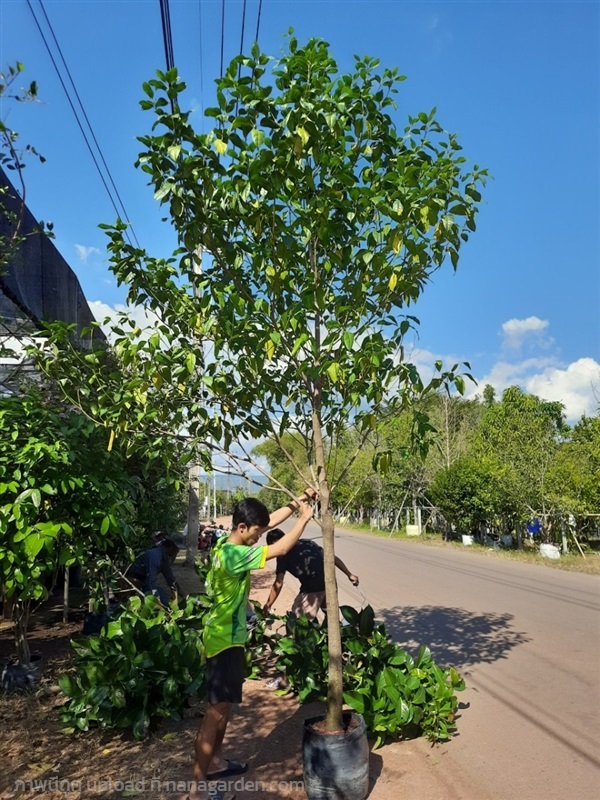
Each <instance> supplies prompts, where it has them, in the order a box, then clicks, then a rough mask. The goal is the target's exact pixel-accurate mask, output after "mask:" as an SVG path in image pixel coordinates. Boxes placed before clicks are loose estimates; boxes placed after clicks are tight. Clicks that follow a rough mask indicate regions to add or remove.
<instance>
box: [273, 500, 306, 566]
mask: <svg viewBox="0 0 600 800" xmlns="http://www.w3.org/2000/svg"><path fill="white" fill-rule="evenodd" d="M312 515H313V509H312V506H311V505H310V503H309V502H308V501H307V500H302V501H300V519H299V520H298V521H297V522H296V523H295V525H294V527H293V528H292V529H291V531H288V533H286V534H285V536H282V537H281V539H279V540H278V541H276V542H274V543H273V544H270V545H268V547H267V558H266V560H267V561H269V559H271V558H279V556H284V555H286V553H289V552H290V550H291V549H292V547H293V546H294V545H295V544H296V542H297V541H298V539H299V538H300V537H301V536H302V534H303V532H304V529H305V528H306V526H307V525H308V523H309V522H310V520H311V519H312Z"/></svg>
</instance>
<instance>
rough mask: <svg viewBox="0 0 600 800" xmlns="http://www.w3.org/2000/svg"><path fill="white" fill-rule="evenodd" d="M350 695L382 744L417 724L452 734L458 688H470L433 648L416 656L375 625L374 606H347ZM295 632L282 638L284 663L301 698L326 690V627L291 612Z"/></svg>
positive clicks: (426, 731)
mask: <svg viewBox="0 0 600 800" xmlns="http://www.w3.org/2000/svg"><path fill="white" fill-rule="evenodd" d="M341 612H342V615H343V617H344V619H345V620H346V623H347V624H346V626H345V627H343V628H342V650H343V669H344V687H345V689H346V691H345V692H344V701H345V702H346V704H347V705H348V706H350V707H351V708H353V709H354V710H355V711H357V712H358V713H359V714H362V715H363V716H364V718H365V723H366V725H367V729H368V731H369V733H370V734H371V735H373V736H375V737H376V747H379V746H380V745H382V744H383V743H384V741H385V740H386V738H392V739H399V738H402V737H405V736H407V735H408V734H409V733H410V732H411V731H412V730H416V731H418V732H419V733H421V734H423V735H425V736H427V738H428V739H430V740H431V741H443V740H444V739H448V738H449V737H450V735H451V733H452V731H454V730H455V729H456V724H455V721H454V717H455V712H456V707H457V705H458V699H457V697H456V692H459V691H462V690H463V689H464V687H465V684H464V681H463V680H462V678H461V677H460V675H459V674H458V672H457V671H456V670H455V669H453V668H450V669H441V668H440V667H438V666H437V665H436V664H435V662H434V661H433V659H432V657H431V653H430V651H429V649H428V648H427V647H421V648H420V649H419V651H418V654H417V656H416V658H413V657H412V656H410V655H409V654H408V653H407V652H406V651H405V650H403V649H402V648H401V647H400V646H399V645H397V644H395V643H394V642H393V641H392V640H391V639H390V637H389V635H388V634H387V632H386V629H385V625H384V624H380V625H375V614H374V612H373V609H372V608H371V606H366V608H364V609H363V610H362V611H360V612H359V611H356V609H354V608H351V607H350V606H342V607H341ZM287 628H288V635H287V636H285V637H283V638H281V639H280V640H279V641H278V642H277V643H276V645H275V648H274V652H275V654H276V655H277V657H278V668H279V669H280V670H282V671H285V673H286V675H287V678H288V682H289V684H290V687H291V688H292V690H293V691H294V692H295V693H297V694H298V697H299V699H300V702H302V703H306V702H309V701H311V700H323V699H324V698H325V697H326V695H327V668H326V665H327V630H326V628H325V626H319V625H317V624H316V623H314V622H311V621H310V620H308V619H307V618H306V617H300V618H299V619H296V618H295V617H293V616H291V615H290V616H289V617H288V623H287Z"/></svg>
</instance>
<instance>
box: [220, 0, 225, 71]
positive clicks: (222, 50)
mask: <svg viewBox="0 0 600 800" xmlns="http://www.w3.org/2000/svg"><path fill="white" fill-rule="evenodd" d="M224 44H225V0H223V2H222V4H221V72H220V76H221V77H223V52H224Z"/></svg>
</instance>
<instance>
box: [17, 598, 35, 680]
mask: <svg viewBox="0 0 600 800" xmlns="http://www.w3.org/2000/svg"><path fill="white" fill-rule="evenodd" d="M29 603H30V601H29V600H25V601H23V600H17V601H16V602H15V605H14V608H13V620H14V624H15V646H16V649H17V658H18V659H19V661H20V662H21V663H22V664H29V663H30V661H31V652H30V650H29V644H28V642H27V625H28V622H29Z"/></svg>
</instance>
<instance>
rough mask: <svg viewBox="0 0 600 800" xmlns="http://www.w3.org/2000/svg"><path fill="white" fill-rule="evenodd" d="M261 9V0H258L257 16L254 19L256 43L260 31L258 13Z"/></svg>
mask: <svg viewBox="0 0 600 800" xmlns="http://www.w3.org/2000/svg"><path fill="white" fill-rule="evenodd" d="M261 11H262V0H259V3H258V18H257V20H256V43H257V44H258V34H259V31H260V13H261Z"/></svg>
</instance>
